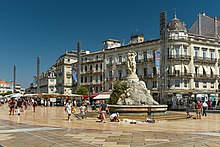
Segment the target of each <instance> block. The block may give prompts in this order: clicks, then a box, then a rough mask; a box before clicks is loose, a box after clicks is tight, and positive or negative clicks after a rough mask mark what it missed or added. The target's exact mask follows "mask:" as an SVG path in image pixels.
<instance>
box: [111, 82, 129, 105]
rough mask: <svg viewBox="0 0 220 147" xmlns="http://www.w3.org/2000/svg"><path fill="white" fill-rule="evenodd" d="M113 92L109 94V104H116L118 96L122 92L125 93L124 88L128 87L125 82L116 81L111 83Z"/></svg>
mask: <svg viewBox="0 0 220 147" xmlns="http://www.w3.org/2000/svg"><path fill="white" fill-rule="evenodd" d="M113 88H114V90H113V92H112V94H111V96H110V100H109V103H110V104H113V105H115V104H117V102H118V99H119V98H120V96H121V95H122V94H125V93H126V90H127V89H128V88H129V87H128V85H127V82H125V81H122V82H121V81H117V82H115V83H114V84H113Z"/></svg>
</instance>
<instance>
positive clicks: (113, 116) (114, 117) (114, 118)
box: [109, 113, 119, 122]
mask: <svg viewBox="0 0 220 147" xmlns="http://www.w3.org/2000/svg"><path fill="white" fill-rule="evenodd" d="M118 116H119V113H112V114H111V115H110V117H109V118H110V121H111V122H119V119H118Z"/></svg>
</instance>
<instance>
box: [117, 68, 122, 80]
mask: <svg viewBox="0 0 220 147" xmlns="http://www.w3.org/2000/svg"><path fill="white" fill-rule="evenodd" d="M118 78H119V80H122V71H121V70H119V71H118Z"/></svg>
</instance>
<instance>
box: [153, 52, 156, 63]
mask: <svg viewBox="0 0 220 147" xmlns="http://www.w3.org/2000/svg"><path fill="white" fill-rule="evenodd" d="M155 61H156V51H154V50H153V62H155Z"/></svg>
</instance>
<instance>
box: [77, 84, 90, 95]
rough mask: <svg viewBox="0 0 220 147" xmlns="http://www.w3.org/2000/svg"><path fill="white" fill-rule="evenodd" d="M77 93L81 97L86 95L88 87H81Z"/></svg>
mask: <svg viewBox="0 0 220 147" xmlns="http://www.w3.org/2000/svg"><path fill="white" fill-rule="evenodd" d="M76 93H77V94H79V95H85V94H87V93H88V89H87V88H86V87H83V86H80V87H79V88H78V89H77V90H76Z"/></svg>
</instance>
